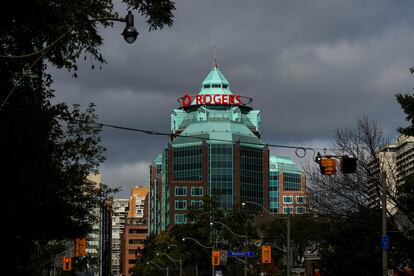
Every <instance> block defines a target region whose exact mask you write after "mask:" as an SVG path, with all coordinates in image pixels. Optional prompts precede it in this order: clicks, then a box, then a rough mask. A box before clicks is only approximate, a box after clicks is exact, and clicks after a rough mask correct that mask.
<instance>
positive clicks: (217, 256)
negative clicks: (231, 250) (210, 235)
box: [211, 250, 220, 266]
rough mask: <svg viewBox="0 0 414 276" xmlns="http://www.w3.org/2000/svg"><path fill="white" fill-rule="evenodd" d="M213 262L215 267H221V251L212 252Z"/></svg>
mask: <svg viewBox="0 0 414 276" xmlns="http://www.w3.org/2000/svg"><path fill="white" fill-rule="evenodd" d="M211 262H212V264H213V266H216V265H220V251H218V250H213V251H212V252H211Z"/></svg>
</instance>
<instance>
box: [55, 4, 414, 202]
mask: <svg viewBox="0 0 414 276" xmlns="http://www.w3.org/2000/svg"><path fill="white" fill-rule="evenodd" d="M176 7H177V10H176V11H175V23H174V25H173V26H172V27H171V28H168V29H165V30H162V31H152V32H148V27H147V26H146V25H145V20H144V19H143V18H140V17H139V16H138V15H137V14H136V13H135V25H136V27H137V28H138V31H139V33H140V35H139V37H138V39H137V41H136V42H135V43H134V44H127V43H126V42H124V40H123V38H122V36H121V35H120V33H121V32H122V29H123V28H124V26H123V25H122V24H120V23H119V24H118V23H116V24H115V25H114V28H109V29H103V30H101V34H102V36H103V38H104V46H103V47H102V53H103V55H104V56H105V58H106V60H107V61H108V64H105V65H103V66H102V69H101V70H99V69H95V70H92V69H91V66H92V62H91V61H83V59H82V61H79V63H80V71H79V73H78V75H79V77H78V78H77V79H74V78H71V75H70V73H68V72H66V71H57V70H54V69H51V72H52V75H53V77H54V80H55V83H54V88H55V89H56V100H57V101H65V102H66V103H68V104H72V103H79V104H81V105H82V106H83V107H84V108H86V106H87V105H88V103H90V102H94V103H95V104H96V105H97V113H98V115H99V117H100V122H103V123H107V124H116V125H122V126H127V127H134V128H141V129H150V130H157V131H163V132H168V131H169V130H170V125H169V124H170V114H171V111H172V109H173V108H174V107H176V106H177V102H176V99H177V98H179V97H181V96H182V95H184V94H185V93H189V94H196V93H197V92H198V91H199V88H200V84H201V82H202V81H203V80H204V78H205V77H206V75H207V74H208V72H209V71H210V69H211V67H212V64H213V53H214V47H216V48H217V57H218V66H219V68H220V70H221V72H222V73H223V74H224V75H225V76H226V78H227V79H228V81H229V82H230V88H231V90H232V91H233V93H235V94H241V95H246V96H251V97H253V98H254V102H253V106H254V108H256V109H260V110H261V115H262V131H263V136H262V138H263V139H262V140H263V141H264V142H267V143H277V144H284V145H302V146H322V147H323V146H327V147H328V146H330V140H331V139H332V136H333V134H334V131H335V129H336V128H343V127H348V126H352V125H354V124H355V122H356V120H357V119H358V118H361V117H362V116H368V117H369V118H371V119H374V120H376V121H378V123H379V124H380V125H381V126H382V127H383V129H384V133H385V135H386V136H387V137H389V138H391V139H395V137H396V135H397V134H396V128H397V127H399V126H404V125H406V124H407V123H406V122H405V120H404V114H403V112H402V111H401V109H400V108H399V106H398V104H397V102H396V101H395V94H396V93H398V92H406V93H412V88H413V85H414V76H412V75H410V73H409V70H408V69H409V68H410V67H411V66H413V65H414V50H413V45H414V17H413V16H412V12H413V11H414V1H410V0H406V1H404V0H400V1H391V0H390V1H385V0H384V1H382V0H372V1H371V0H364V1H361V0H346V1H344V0H314V1H307V0H302V1H294V0H289V1H282V0H266V1H265V0H263V1H241V0H238V1H235V0H234V1H219V0H209V1H202V0H180V1H177V5H176ZM118 10H119V13H120V15H123V14H126V9H124V8H123V7H122V6H120V5H118ZM95 66H96V68H98V67H99V64H95ZM102 138H103V144H104V146H105V147H106V148H107V152H106V157H107V160H106V162H105V163H104V164H103V165H102V168H101V173H102V178H103V182H104V183H107V184H110V185H111V186H122V189H123V191H122V192H121V193H119V194H118V195H117V196H116V197H127V196H128V195H129V192H130V188H131V187H132V186H134V185H147V184H148V180H149V173H148V166H149V164H150V162H151V160H152V159H154V158H155V157H156V156H157V154H158V153H160V152H161V150H162V149H163V148H164V147H165V146H166V144H167V142H168V139H167V138H166V137H157V136H149V135H145V134H138V133H134V132H127V131H121V130H113V129H107V128H104V129H103V132H102ZM272 153H274V154H284V155H287V156H290V157H295V155H294V151H291V150H280V149H272ZM294 159H295V160H297V158H294ZM298 162H300V160H299V161H298Z"/></svg>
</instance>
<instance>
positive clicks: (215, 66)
mask: <svg viewBox="0 0 414 276" xmlns="http://www.w3.org/2000/svg"><path fill="white" fill-rule="evenodd" d="M213 68H217V47H216V46H214V64H213Z"/></svg>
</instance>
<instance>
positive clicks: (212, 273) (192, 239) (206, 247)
mask: <svg viewBox="0 0 414 276" xmlns="http://www.w3.org/2000/svg"><path fill="white" fill-rule="evenodd" d="M186 240H191V241H193V242H195V243H196V244H198V245H199V246H200V247H201V248H202V249H203V250H204V252H206V253H207V255H209V256H210V258H211V253H210V252H208V251H207V249H211V250H213V247H210V246H206V245H204V244H202V243H200V242H199V241H198V240H196V239H194V238H191V237H183V242H185V241H186ZM196 265H197V263H196ZM196 274H198V269H197V267H196ZM211 275H213V276H214V266H212V267H211Z"/></svg>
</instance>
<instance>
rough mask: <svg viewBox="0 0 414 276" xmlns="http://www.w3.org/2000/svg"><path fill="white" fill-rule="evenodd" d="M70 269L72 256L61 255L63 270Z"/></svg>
mask: <svg viewBox="0 0 414 276" xmlns="http://www.w3.org/2000/svg"><path fill="white" fill-rule="evenodd" d="M71 270H72V258H71V257H63V271H71Z"/></svg>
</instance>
